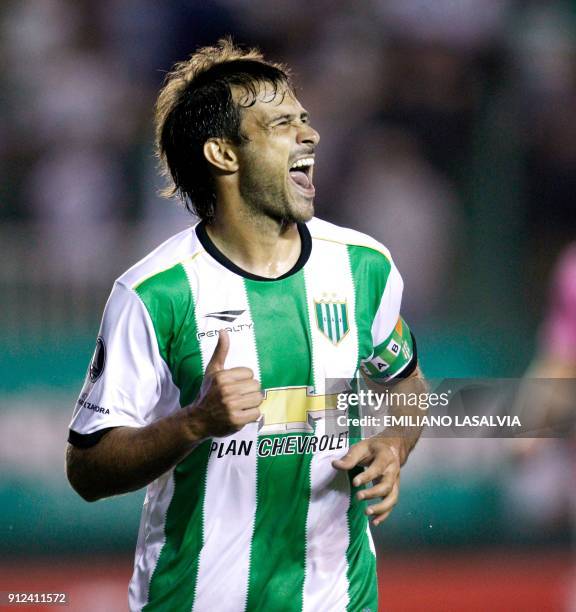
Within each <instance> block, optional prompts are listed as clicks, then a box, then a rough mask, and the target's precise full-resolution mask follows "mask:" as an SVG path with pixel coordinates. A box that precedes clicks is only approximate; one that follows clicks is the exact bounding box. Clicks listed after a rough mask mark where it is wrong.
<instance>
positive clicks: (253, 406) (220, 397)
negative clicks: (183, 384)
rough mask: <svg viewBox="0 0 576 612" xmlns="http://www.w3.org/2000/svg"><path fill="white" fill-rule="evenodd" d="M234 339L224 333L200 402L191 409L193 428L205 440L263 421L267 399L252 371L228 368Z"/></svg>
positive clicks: (211, 362)
mask: <svg viewBox="0 0 576 612" xmlns="http://www.w3.org/2000/svg"><path fill="white" fill-rule="evenodd" d="M229 349H230V336H229V335H228V332H227V331H226V330H221V331H220V334H219V336H218V344H217V345H216V348H215V349H214V353H213V354H212V357H211V359H210V361H209V362H208V365H207V366H206V372H205V374H204V380H203V382H202V387H201V388H200V393H199V396H198V399H197V400H196V402H194V404H192V405H191V406H189V407H188V408H187V410H188V415H189V418H190V420H191V425H192V426H193V429H194V430H195V431H196V433H197V434H198V435H199V436H200V437H201V438H207V437H222V436H227V435H230V434H233V433H235V432H236V431H239V430H240V429H242V427H244V425H246V424H247V423H252V422H254V421H257V420H258V419H259V418H260V410H259V408H258V406H260V404H261V403H262V400H263V399H264V396H263V394H262V391H261V390H260V383H259V382H258V381H257V380H255V379H254V372H253V371H252V370H251V369H250V368H242V367H237V368H229V369H226V368H225V362H226V357H227V356H228V351H229Z"/></svg>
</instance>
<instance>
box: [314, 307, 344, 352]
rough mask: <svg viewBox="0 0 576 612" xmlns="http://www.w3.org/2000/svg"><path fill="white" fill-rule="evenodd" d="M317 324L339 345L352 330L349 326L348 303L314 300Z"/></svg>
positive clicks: (327, 336) (331, 340)
mask: <svg viewBox="0 0 576 612" xmlns="http://www.w3.org/2000/svg"><path fill="white" fill-rule="evenodd" d="M314 304H315V310H316V324H317V325H318V329H319V330H320V331H321V332H322V333H323V334H324V335H325V336H326V338H328V340H330V342H332V344H334V345H337V344H338V343H339V342H341V341H342V340H343V338H344V337H345V336H346V334H347V333H348V331H349V330H350V327H349V324H348V320H349V319H348V303H347V302H346V300H330V299H327V298H322V299H321V300H319V301H317V300H314Z"/></svg>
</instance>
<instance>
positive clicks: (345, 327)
mask: <svg viewBox="0 0 576 612" xmlns="http://www.w3.org/2000/svg"><path fill="white" fill-rule="evenodd" d="M340 309H341V311H342V329H343V332H342V333H344V334H345V333H346V332H347V331H348V315H347V314H346V311H347V310H348V308H346V305H345V304H344V305H342V306H340Z"/></svg>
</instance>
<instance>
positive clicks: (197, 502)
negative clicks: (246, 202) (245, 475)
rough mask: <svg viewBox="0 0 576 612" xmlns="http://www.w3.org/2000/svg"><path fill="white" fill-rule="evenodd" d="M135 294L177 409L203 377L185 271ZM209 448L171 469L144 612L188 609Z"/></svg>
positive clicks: (159, 278)
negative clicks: (175, 390) (173, 389)
mask: <svg viewBox="0 0 576 612" xmlns="http://www.w3.org/2000/svg"><path fill="white" fill-rule="evenodd" d="M135 289H136V292H137V293H138V295H139V296H140V298H141V299H142V301H143V302H144V304H145V306H146V308H147V309H148V312H149V313H150V317H151V319H152V323H153V325H154V329H155V331H156V338H157V341H158V346H159V349H160V354H161V355H162V357H163V359H164V360H165V361H166V363H167V364H168V367H169V369H170V372H171V373H172V378H173V381H174V383H175V384H176V386H177V387H178V388H179V390H180V404H181V405H182V406H185V405H187V404H189V403H190V402H192V401H193V400H194V398H195V397H196V395H197V394H198V391H199V389H200V384H201V382H202V375H203V368H202V359H201V354H200V346H199V344H198V341H197V340H196V332H197V326H196V318H195V314H194V303H193V298H192V294H191V291H190V286H189V283H188V279H187V276H186V272H185V270H184V268H183V267H182V265H181V264H178V265H176V266H174V267H173V268H170V269H169V270H166V271H165V272H162V273H160V274H157V275H155V276H153V277H151V278H149V279H147V280H145V281H144V282H143V283H141V284H140V285H138V286H137V287H136V288H135ZM209 448H210V443H209V441H206V442H204V443H203V444H201V445H200V446H199V447H198V448H197V449H196V450H194V452H192V453H191V454H190V455H188V457H187V458H186V459H184V461H182V462H181V463H180V464H179V465H177V466H176V468H175V469H174V494H173V496H172V500H171V502H170V506H169V507H168V511H167V514H166V522H165V525H164V534H165V543H164V546H163V547H162V550H161V552H160V557H159V559H158V562H157V564H156V568H155V570H154V573H153V575H152V579H151V581H150V586H149V591H148V603H147V604H146V606H145V607H144V610H146V611H153V610H158V611H165V610H190V609H191V607H192V605H193V602H194V592H195V588H196V578H197V575H198V563H199V556H200V550H201V548H202V542H203V525H202V507H203V502H204V494H205V478H206V468H207V465H208V452H209ZM199 483H200V484H199Z"/></svg>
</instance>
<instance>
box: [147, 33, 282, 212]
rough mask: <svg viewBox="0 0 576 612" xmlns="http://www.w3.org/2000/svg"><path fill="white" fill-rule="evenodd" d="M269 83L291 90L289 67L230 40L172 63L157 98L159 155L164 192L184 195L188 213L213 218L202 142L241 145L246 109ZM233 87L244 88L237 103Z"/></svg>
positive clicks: (213, 199)
mask: <svg viewBox="0 0 576 612" xmlns="http://www.w3.org/2000/svg"><path fill="white" fill-rule="evenodd" d="M265 84H271V85H272V87H273V88H274V92H276V90H277V88H278V87H279V86H280V85H283V84H285V85H287V86H288V87H290V88H291V83H290V75H289V73H288V70H287V68H286V67H285V66H283V65H282V64H275V63H271V62H267V61H265V60H264V57H263V56H262V54H261V53H260V52H259V51H258V50H257V49H250V50H247V51H244V50H242V49H240V48H238V47H237V46H235V45H234V44H233V43H232V41H231V40H230V39H229V38H225V39H221V40H220V41H218V44H217V45H216V46H214V47H204V48H202V49H199V50H198V51H197V52H196V53H194V54H193V55H192V56H191V57H190V58H189V59H188V60H187V61H185V62H180V63H178V64H176V65H175V66H174V69H173V70H172V71H171V72H170V73H169V74H168V75H167V76H166V80H165V82H164V85H163V87H162V90H161V91H160V95H159V96H158V101H157V103H156V116H155V126H156V153H157V156H158V158H159V160H160V165H161V171H162V173H163V174H164V175H165V176H166V177H167V178H168V180H169V181H170V184H169V186H168V187H167V188H166V189H165V190H164V191H163V194H164V195H165V196H168V197H171V196H174V195H178V196H180V197H181V198H182V200H183V201H184V204H185V206H186V208H187V209H188V210H189V211H190V212H192V213H194V214H196V215H197V216H198V217H200V218H201V219H203V220H205V221H207V222H210V221H211V220H212V219H213V218H214V214H215V210H216V192H215V187H214V181H213V178H212V175H211V172H210V170H209V166H208V161H207V160H206V158H205V157H204V152H203V147H204V143H205V142H206V141H207V140H208V139H209V138H225V139H227V140H229V141H230V142H232V143H233V144H236V145H241V144H242V142H244V141H245V138H244V137H243V136H242V133H241V131H240V124H241V111H242V108H246V107H249V106H251V105H253V104H254V103H255V102H256V99H257V97H258V95H259V93H260V91H261V88H262V87H263V86H264V85H265ZM232 87H239V88H241V89H243V90H244V92H245V95H243V96H242V97H241V99H240V101H238V102H235V101H234V99H233V98H232V89H231V88H232Z"/></svg>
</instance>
